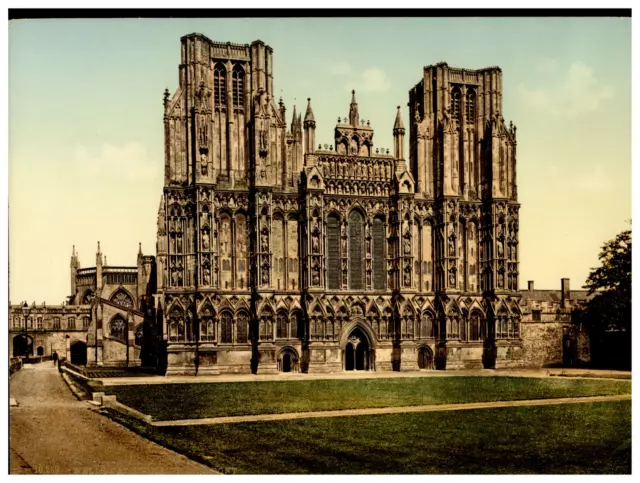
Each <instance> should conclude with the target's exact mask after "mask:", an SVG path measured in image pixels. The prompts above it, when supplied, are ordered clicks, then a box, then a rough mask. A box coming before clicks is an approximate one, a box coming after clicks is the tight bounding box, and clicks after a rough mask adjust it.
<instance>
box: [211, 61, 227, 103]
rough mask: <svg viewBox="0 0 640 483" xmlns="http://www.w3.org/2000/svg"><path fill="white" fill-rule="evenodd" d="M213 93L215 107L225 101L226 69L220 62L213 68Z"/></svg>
mask: <svg viewBox="0 0 640 483" xmlns="http://www.w3.org/2000/svg"><path fill="white" fill-rule="evenodd" d="M213 95H214V99H215V105H216V107H220V106H224V105H225V104H226V103H227V101H226V97H227V70H226V69H225V68H224V65H222V64H217V65H216V67H215V68H214V69H213Z"/></svg>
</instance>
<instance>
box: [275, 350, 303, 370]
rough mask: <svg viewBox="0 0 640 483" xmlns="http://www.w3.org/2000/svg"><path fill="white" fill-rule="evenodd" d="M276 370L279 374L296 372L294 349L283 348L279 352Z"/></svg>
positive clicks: (296, 357) (296, 359) (296, 360)
mask: <svg viewBox="0 0 640 483" xmlns="http://www.w3.org/2000/svg"><path fill="white" fill-rule="evenodd" d="M278 370H279V371H280V372H298V354H297V353H296V351H295V350H294V349H291V348H285V349H283V350H282V352H280V356H279V357H278Z"/></svg>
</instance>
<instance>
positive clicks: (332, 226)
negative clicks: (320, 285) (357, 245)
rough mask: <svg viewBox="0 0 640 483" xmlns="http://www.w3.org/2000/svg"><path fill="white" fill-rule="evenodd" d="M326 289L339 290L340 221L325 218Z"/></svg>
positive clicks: (336, 218) (335, 218) (331, 217)
mask: <svg viewBox="0 0 640 483" xmlns="http://www.w3.org/2000/svg"><path fill="white" fill-rule="evenodd" d="M327 288H329V289H339V288H340V220H339V219H338V217H337V216H336V215H329V216H328V217H327Z"/></svg>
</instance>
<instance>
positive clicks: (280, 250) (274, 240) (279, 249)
mask: <svg viewBox="0 0 640 483" xmlns="http://www.w3.org/2000/svg"><path fill="white" fill-rule="evenodd" d="M271 247H272V250H273V252H272V253H273V260H274V264H273V278H274V286H275V287H276V288H277V289H278V290H282V289H284V286H285V284H284V280H285V277H286V274H285V273H284V220H283V219H282V217H281V216H280V215H274V217H273V219H272V220H271Z"/></svg>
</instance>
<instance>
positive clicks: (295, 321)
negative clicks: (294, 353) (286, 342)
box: [290, 312, 302, 339]
mask: <svg viewBox="0 0 640 483" xmlns="http://www.w3.org/2000/svg"><path fill="white" fill-rule="evenodd" d="M301 322H302V316H301V314H300V312H295V313H294V314H293V315H291V317H290V324H291V338H292V339H295V338H297V337H298V326H299V325H300V323H301Z"/></svg>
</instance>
